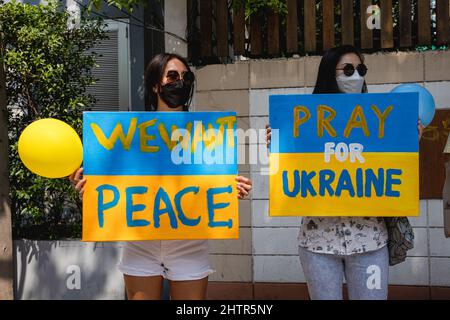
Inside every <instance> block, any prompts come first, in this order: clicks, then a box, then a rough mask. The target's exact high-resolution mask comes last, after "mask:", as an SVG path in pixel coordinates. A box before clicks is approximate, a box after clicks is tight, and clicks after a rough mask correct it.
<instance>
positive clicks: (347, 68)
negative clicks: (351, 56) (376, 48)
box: [336, 63, 367, 77]
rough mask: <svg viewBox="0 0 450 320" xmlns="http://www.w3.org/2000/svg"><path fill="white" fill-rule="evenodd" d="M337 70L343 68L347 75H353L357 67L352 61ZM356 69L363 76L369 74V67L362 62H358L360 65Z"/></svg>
mask: <svg viewBox="0 0 450 320" xmlns="http://www.w3.org/2000/svg"><path fill="white" fill-rule="evenodd" d="M336 70H343V71H344V74H345V75H346V76H347V77H351V76H352V75H353V74H354V73H355V67H354V66H353V65H352V64H351V63H346V64H345V65H344V68H342V69H336ZM356 70H357V71H358V73H359V75H360V76H361V77H364V76H365V75H366V74H367V67H366V65H365V64H362V63H361V64H358V66H357V67H356Z"/></svg>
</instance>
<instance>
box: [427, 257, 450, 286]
mask: <svg viewBox="0 0 450 320" xmlns="http://www.w3.org/2000/svg"><path fill="white" fill-rule="evenodd" d="M430 269H431V285H432V286H445V287H450V258H431V259H430Z"/></svg>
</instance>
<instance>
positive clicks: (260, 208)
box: [252, 200, 302, 227]
mask: <svg viewBox="0 0 450 320" xmlns="http://www.w3.org/2000/svg"><path fill="white" fill-rule="evenodd" d="M252 216H253V227H298V226H300V223H301V220H302V218H301V217H270V216H269V200H253V201H252Z"/></svg>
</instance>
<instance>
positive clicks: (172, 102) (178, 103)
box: [70, 53, 252, 300]
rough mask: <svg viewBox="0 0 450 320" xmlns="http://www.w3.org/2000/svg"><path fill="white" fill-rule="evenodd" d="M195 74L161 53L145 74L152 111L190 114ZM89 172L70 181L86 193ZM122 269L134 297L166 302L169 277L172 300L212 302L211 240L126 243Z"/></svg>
mask: <svg viewBox="0 0 450 320" xmlns="http://www.w3.org/2000/svg"><path fill="white" fill-rule="evenodd" d="M194 81H195V77H194V74H193V73H192V72H191V70H190V68H189V65H188V63H187V61H186V60H185V59H184V58H182V57H180V56H178V55H176V54H167V53H165V54H158V55H156V56H155V57H154V58H153V59H152V60H151V61H150V63H149V65H148V67H147V69H146V72H145V88H146V99H148V102H149V104H150V108H151V111H166V112H170V111H189V104H190V102H191V99H192V94H193V91H194ZM82 173H83V168H80V169H78V170H77V171H76V172H75V173H74V174H73V175H72V176H71V177H70V178H71V180H72V182H73V183H74V185H75V188H76V189H77V190H79V191H80V194H83V191H84V189H83V187H84V185H85V183H86V178H82ZM236 181H237V189H238V198H240V199H242V198H245V197H246V196H247V195H248V193H249V192H250V190H251V189H252V183H251V181H250V180H249V179H247V178H245V177H242V176H238V177H236ZM119 270H120V271H121V272H122V273H123V274H124V280H125V287H126V290H127V296H128V299H133V300H150V299H152V300H157V299H160V298H161V294H162V289H163V279H164V278H166V279H168V280H169V286H170V297H171V299H176V300H189V299H195V300H201V299H205V298H206V288H207V284H208V276H209V275H210V274H211V273H213V270H212V269H211V267H210V264H209V248H208V241H207V240H166V241H156V240H152V241H134V242H125V243H124V245H123V251H122V259H121V262H120V264H119Z"/></svg>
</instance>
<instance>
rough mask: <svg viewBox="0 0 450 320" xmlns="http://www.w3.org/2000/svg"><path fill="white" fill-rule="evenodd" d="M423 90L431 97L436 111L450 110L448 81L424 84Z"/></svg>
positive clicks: (449, 85) (449, 82) (449, 86)
mask: <svg viewBox="0 0 450 320" xmlns="http://www.w3.org/2000/svg"><path fill="white" fill-rule="evenodd" d="M425 88H427V89H428V90H429V91H430V93H431V94H432V95H433V98H434V102H435V103H436V109H448V108H450V81H442V82H426V83H425Z"/></svg>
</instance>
